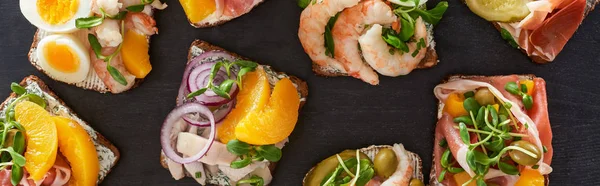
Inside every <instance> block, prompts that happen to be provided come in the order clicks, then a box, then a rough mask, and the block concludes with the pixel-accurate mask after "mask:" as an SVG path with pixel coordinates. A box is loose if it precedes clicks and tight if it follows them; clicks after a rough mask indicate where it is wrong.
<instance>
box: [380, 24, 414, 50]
mask: <svg viewBox="0 0 600 186" xmlns="http://www.w3.org/2000/svg"><path fill="white" fill-rule="evenodd" d="M381 37H382V38H383V40H384V41H385V42H386V43H387V44H388V45H391V46H392V47H394V48H396V49H398V50H400V51H402V52H408V51H409V49H408V45H406V43H405V42H404V41H402V40H401V39H400V36H399V34H398V33H396V31H394V30H392V29H390V28H384V29H383V35H382V36H381Z"/></svg>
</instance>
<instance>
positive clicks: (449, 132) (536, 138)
mask: <svg viewBox="0 0 600 186" xmlns="http://www.w3.org/2000/svg"><path fill="white" fill-rule="evenodd" d="M518 80H519V77H518V76H516V75H512V76H494V77H477V78H471V79H459V80H451V81H450V82H448V83H445V84H441V85H438V86H436V87H435V89H434V93H435V95H436V97H437V98H438V99H439V100H440V101H442V102H445V100H446V99H447V98H448V96H449V95H450V94H451V93H454V92H457V93H464V92H467V91H471V90H475V89H477V88H481V87H487V88H488V89H489V90H490V91H491V92H492V93H493V94H494V95H495V96H496V97H497V98H498V99H500V100H501V101H503V102H508V103H510V104H512V105H513V107H511V109H510V111H511V113H512V114H513V115H514V116H515V118H516V119H517V120H518V122H520V123H528V124H529V127H528V128H527V129H526V130H525V131H523V133H526V134H527V135H528V137H526V138H523V140H527V141H529V142H531V143H533V144H534V145H536V146H537V147H538V149H543V146H545V147H546V148H547V149H548V152H547V153H543V154H542V157H541V159H540V162H538V163H537V164H538V165H539V166H540V167H539V168H538V170H539V171H540V173H541V174H544V175H545V174H549V173H550V172H552V168H551V167H550V166H549V164H550V163H551V160H552V144H551V142H552V131H551V128H550V122H549V119H548V112H547V110H548V109H547V101H546V89H545V82H544V80H543V79H541V78H534V80H533V81H534V83H535V88H534V90H533V95H532V97H533V98H534V102H533V108H532V109H531V110H529V111H528V112H527V113H526V112H525V111H524V110H523V109H522V108H523V107H522V103H521V101H520V100H519V99H518V98H517V97H515V96H514V95H512V94H510V93H508V92H507V91H505V90H504V85H505V84H506V83H507V82H516V81H518ZM452 119H453V118H452V117H451V116H450V115H448V114H447V113H442V114H441V115H440V116H439V120H438V123H437V126H436V129H435V133H436V135H435V136H436V138H435V144H438V143H439V142H440V141H441V140H442V139H446V141H447V143H448V148H450V151H451V152H452V155H453V157H455V159H456V160H457V162H458V164H459V165H460V166H461V167H462V168H463V169H465V171H466V172H467V173H469V174H470V175H471V176H474V175H475V174H474V172H473V171H472V170H471V169H470V167H469V166H468V164H467V163H466V152H467V151H468V145H466V144H464V143H463V142H462V140H461V138H460V134H459V131H458V129H455V128H454V126H455V125H456V124H455V123H454V122H453V121H452ZM444 150H445V149H443V148H442V147H440V146H439V145H435V147H434V157H435V158H439V157H441V156H442V153H443V151H444ZM433 168H434V169H435V170H434V171H435V173H436V174H437V175H436V177H437V176H439V174H440V172H441V171H442V167H441V164H440V161H439V160H438V161H435V164H434V167H433ZM446 178H447V179H446V180H444V181H443V182H442V184H444V185H452V184H454V182H453V181H452V180H451V179H452V178H451V176H446ZM485 179H486V180H488V179H489V180H495V182H497V183H501V184H500V185H513V184H514V183H515V182H516V181H517V180H518V176H517V177H515V176H510V175H507V174H504V173H502V172H501V171H499V170H496V169H490V171H489V172H488V174H486V176H485Z"/></svg>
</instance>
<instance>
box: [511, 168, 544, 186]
mask: <svg viewBox="0 0 600 186" xmlns="http://www.w3.org/2000/svg"><path fill="white" fill-rule="evenodd" d="M543 185H544V176H543V175H542V174H540V172H539V171H537V170H532V169H525V170H523V171H521V176H520V177H519V181H517V183H516V184H515V186H543Z"/></svg>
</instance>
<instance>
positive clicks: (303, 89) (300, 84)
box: [159, 40, 308, 177]
mask: <svg viewBox="0 0 600 186" xmlns="http://www.w3.org/2000/svg"><path fill="white" fill-rule="evenodd" d="M192 47H198V48H200V49H202V50H204V51H222V52H225V53H227V54H229V55H231V56H234V57H235V58H239V59H245V60H248V58H245V57H242V56H240V55H238V54H236V53H233V52H230V51H227V50H225V49H223V48H221V47H218V46H215V45H212V44H210V43H208V42H206V41H202V40H195V41H193V42H192V44H191V45H190V48H189V50H188V61H187V63H189V62H190V61H191V59H192V57H193V56H192ZM275 72H277V73H278V74H285V73H283V72H279V71H275ZM286 75H287V76H288V77H289V79H290V80H291V81H292V82H293V83H294V84H296V85H297V87H296V89H298V92H299V93H300V96H301V98H307V97H308V84H306V82H305V81H304V80H302V79H300V78H298V77H296V76H292V75H289V74H286ZM305 103H306V100H303V101H300V107H299V108H298V111H300V110H302V107H303V106H304V104H305ZM159 161H160V164H161V166H162V167H163V168H165V169H169V167H168V165H167V159H166V156H165V155H164V153H162V152H161V153H160V160H159ZM276 165H277V162H270V164H269V170H270V171H271V174H272V175H273V174H274V172H275V167H276ZM186 177H192V175H188V174H187V172H186Z"/></svg>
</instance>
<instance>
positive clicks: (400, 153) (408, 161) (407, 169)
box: [381, 144, 414, 186]
mask: <svg viewBox="0 0 600 186" xmlns="http://www.w3.org/2000/svg"><path fill="white" fill-rule="evenodd" d="M392 150H394V152H395V153H396V158H397V159H398V167H396V172H394V173H393V174H392V176H390V177H389V178H388V179H387V180H385V182H383V183H382V184H381V186H394V185H408V183H409V182H410V179H411V178H412V175H413V170H414V167H413V162H412V161H413V160H412V158H411V157H410V156H408V153H407V151H406V149H404V145H402V144H394V147H392Z"/></svg>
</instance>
